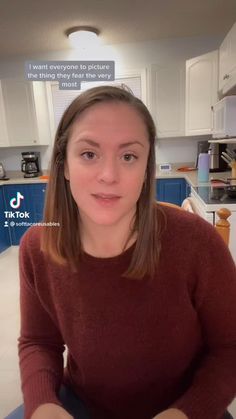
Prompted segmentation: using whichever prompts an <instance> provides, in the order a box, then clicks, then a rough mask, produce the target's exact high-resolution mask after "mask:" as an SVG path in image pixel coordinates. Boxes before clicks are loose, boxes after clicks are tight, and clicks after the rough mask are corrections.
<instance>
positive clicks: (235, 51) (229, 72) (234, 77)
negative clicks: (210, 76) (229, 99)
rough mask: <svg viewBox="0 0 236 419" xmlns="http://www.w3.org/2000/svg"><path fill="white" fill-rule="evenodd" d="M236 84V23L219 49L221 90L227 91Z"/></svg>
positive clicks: (223, 92)
mask: <svg viewBox="0 0 236 419" xmlns="http://www.w3.org/2000/svg"><path fill="white" fill-rule="evenodd" d="M235 86H236V23H235V24H234V25H233V27H232V28H231V29H230V31H229V32H228V34H227V35H226V37H225V39H224V40H223V42H222V44H221V46H220V49H219V90H220V91H221V92H222V94H225V93H227V92H228V91H229V90H231V89H232V88H233V87H235Z"/></svg>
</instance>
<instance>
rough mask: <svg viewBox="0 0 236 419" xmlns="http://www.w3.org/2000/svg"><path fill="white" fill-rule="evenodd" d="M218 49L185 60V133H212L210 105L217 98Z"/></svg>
mask: <svg viewBox="0 0 236 419" xmlns="http://www.w3.org/2000/svg"><path fill="white" fill-rule="evenodd" d="M217 91H218V51H213V52H210V53H208V54H204V55H201V56H199V57H195V58H192V59H190V60H188V61H186V108H185V135H187V136H188V135H205V134H211V133H212V109H211V107H212V105H213V104H215V103H216V102H217V100H218V94H217Z"/></svg>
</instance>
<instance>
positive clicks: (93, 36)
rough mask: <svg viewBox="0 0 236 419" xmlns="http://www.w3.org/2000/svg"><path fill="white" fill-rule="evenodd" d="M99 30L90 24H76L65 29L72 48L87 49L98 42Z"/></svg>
mask: <svg viewBox="0 0 236 419" xmlns="http://www.w3.org/2000/svg"><path fill="white" fill-rule="evenodd" d="M99 33H100V32H99V30H98V29H96V28H93V27H90V26H77V27H74V28H71V29H68V31H66V35H67V36H68V38H69V40H70V43H71V45H72V46H73V47H74V48H79V49H83V50H85V49H89V48H91V47H94V46H96V45H97V44H98V35H99Z"/></svg>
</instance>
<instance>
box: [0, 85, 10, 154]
mask: <svg viewBox="0 0 236 419" xmlns="http://www.w3.org/2000/svg"><path fill="white" fill-rule="evenodd" d="M8 146H9V141H8V134H7V123H6V115H5V108H4V103H3V95H2V85H1V81H0V147H8Z"/></svg>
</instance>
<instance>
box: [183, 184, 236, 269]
mask: <svg viewBox="0 0 236 419" xmlns="http://www.w3.org/2000/svg"><path fill="white" fill-rule="evenodd" d="M220 189H221V190H220ZM217 195H218V197H217ZM222 197H224V190H223V188H213V187H211V186H199V187H191V194H190V197H189V198H187V199H186V200H185V201H184V202H183V204H182V206H183V207H184V208H185V209H186V210H188V211H190V212H193V213H196V214H198V215H200V217H202V218H204V219H205V220H207V221H208V222H209V223H211V224H212V225H215V224H216V222H217V220H218V216H217V214H216V211H218V210H219V209H220V208H228V209H229V210H230V211H231V216H230V218H229V222H230V240H229V249H230V251H231V254H232V256H233V259H234V261H235V263H236V200H235V199H233V200H231V199H230V198H228V197H225V199H223V200H222ZM217 198H218V199H217Z"/></svg>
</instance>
